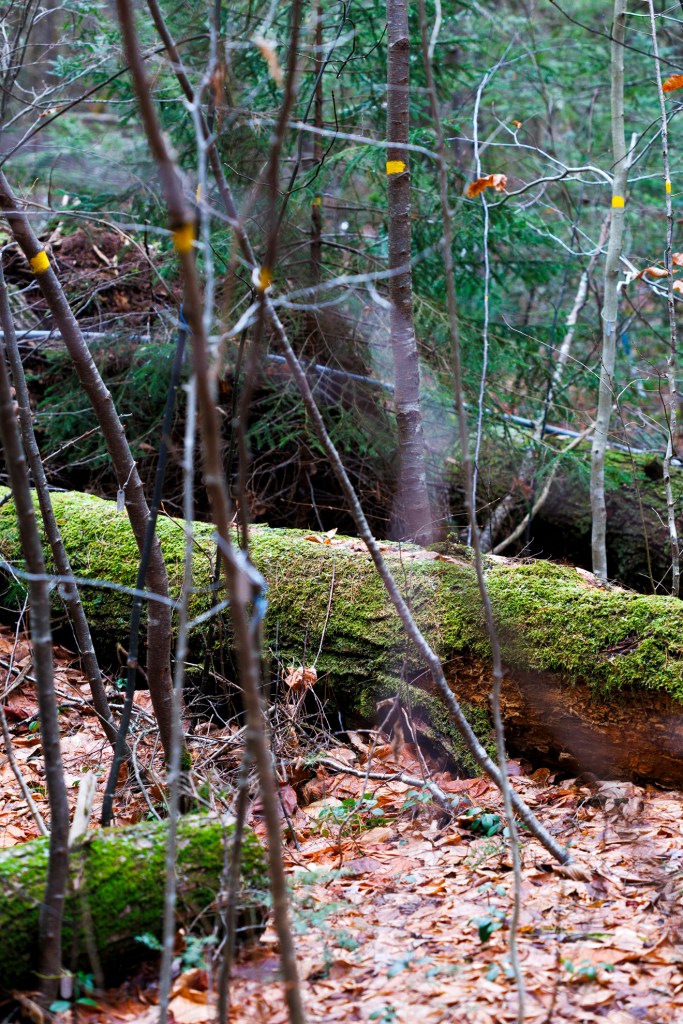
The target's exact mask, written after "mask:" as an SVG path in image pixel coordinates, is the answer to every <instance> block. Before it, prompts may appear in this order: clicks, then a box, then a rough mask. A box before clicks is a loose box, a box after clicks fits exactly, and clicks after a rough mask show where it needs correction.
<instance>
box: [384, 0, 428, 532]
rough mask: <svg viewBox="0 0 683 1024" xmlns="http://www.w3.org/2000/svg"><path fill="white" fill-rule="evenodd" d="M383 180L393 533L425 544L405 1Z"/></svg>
mask: <svg viewBox="0 0 683 1024" xmlns="http://www.w3.org/2000/svg"><path fill="white" fill-rule="evenodd" d="M387 33H388V49H387V141H388V142H389V147H388V149H387V165H386V170H387V179H388V208H387V209H388V218H389V269H390V270H391V271H392V276H391V277H390V278H389V297H390V300H391V314H390V322H389V326H390V331H391V346H392V351H393V355H394V402H395V405H396V421H397V425H398V438H399V471H398V487H397V493H396V529H397V530H398V532H399V534H400V535H401V536H407V537H409V538H410V539H411V540H418V541H420V542H422V543H428V542H429V541H430V540H431V539H433V537H434V534H435V530H434V526H433V520H432V512H431V507H430V502H429V492H428V489H427V470H426V464H425V450H424V433H423V428H422V412H421V408H420V367H419V360H418V353H417V340H416V338H415V327H414V323H413V283H412V272H411V268H410V255H411V246H410V241H411V230H410V217H411V207H410V170H409V167H408V151H407V150H406V148H405V147H406V143H407V142H408V129H409V124H410V36H409V31H408V0H387Z"/></svg>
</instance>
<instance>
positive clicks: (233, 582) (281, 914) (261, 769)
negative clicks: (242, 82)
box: [116, 0, 305, 1024]
mask: <svg viewBox="0 0 683 1024" xmlns="http://www.w3.org/2000/svg"><path fill="white" fill-rule="evenodd" d="M116 9H117V13H118V18H119V24H120V26H121V31H122V35H123V43H124V50H125V56H126V60H127V63H128V65H129V67H130V72H131V77H132V80H133V86H134V89H135V94H136V97H137V101H138V107H139V111H140V115H141V118H142V123H143V126H144V129H145V133H146V135H147V140H148V143H149V147H150V151H151V153H152V156H153V157H154V160H155V163H156V165H157V167H158V169H159V174H160V178H161V182H162V187H163V190H164V196H165V200H166V205H167V208H168V219H169V227H170V229H171V231H172V232H173V241H174V246H175V249H176V252H177V253H178V258H179V261H180V265H181V269H182V273H183V280H184V295H185V316H186V318H187V321H188V324H189V326H190V331H191V334H192V356H193V364H194V367H193V368H194V373H195V377H196V382H197V407H198V409H199V425H200V435H201V444H202V461H203V466H204V481H205V484H206V488H207V491H208V494H209V501H210V504H211V513H212V518H213V521H214V523H215V524H216V530H217V534H218V540H219V547H220V550H221V555H222V559H223V565H224V570H225V575H226V581H227V588H228V596H229V599H230V613H231V617H232V622H233V628H234V635H235V645H236V649H237V658H238V667H239V673H240V682H241V684H242V693H243V699H244V706H245V709H246V714H247V725H248V733H249V738H248V744H249V746H250V749H251V751H252V754H253V757H254V761H255V764H256V770H257V775H258V780H259V786H260V793H261V801H262V804H263V811H264V817H265V820H266V828H267V833H268V872H269V877H270V885H271V895H272V901H273V917H274V924H275V928H276V931H277V934H278V940H279V943H280V960H281V965H282V975H283V979H284V987H285V1000H286V1003H287V1009H288V1013H289V1018H290V1021H291V1024H304V1021H305V1013H304V1009H303V1002H302V998H301V988H300V985H299V980H298V971H297V964H296V952H295V948H294V941H293V937H292V930H291V926H290V922H289V907H288V899H287V884H286V878H285V871H284V863H283V859H282V837H281V831H280V821H279V813H278V809H279V805H278V797H277V783H276V779H275V776H274V772H273V764H272V759H271V754H270V749H269V745H268V740H267V735H266V728H265V714H264V708H263V703H262V698H261V652H260V648H259V644H258V636H259V630H258V623H259V616H260V615H261V614H263V613H264V611H265V608H264V587H265V584H264V581H263V580H262V578H261V577H260V574H259V573H257V571H256V570H255V569H254V568H253V567H252V566H251V565H250V563H249V562H248V559H247V558H246V556H245V555H244V554H243V553H242V552H236V551H235V549H234V547H233V545H232V543H231V540H230V520H231V514H230V513H231V508H230V499H229V495H228V487H227V481H226V479H225V473H224V471H223V464H222V459H221V444H220V439H221V432H220V423H219V419H218V411H217V408H216V395H215V381H214V376H213V374H212V373H211V366H210V362H209V349H208V343H207V338H206V332H205V329H204V318H203V316H202V299H201V290H200V284H199V277H198V274H197V268H196V265H195V261H194V256H193V249H194V221H195V218H194V215H193V211H192V210H191V209H190V208H189V205H188V203H187V201H186V199H185V196H184V193H183V188H182V183H181V179H180V174H179V172H178V169H177V167H176V165H175V163H174V161H173V158H172V155H171V151H170V148H169V146H168V143H167V141H166V138H165V137H164V135H163V133H162V131H161V127H160V125H159V122H158V119H157V114H156V109H155V106H154V102H153V99H152V94H151V91H150V88H149V82H148V80H147V75H146V73H145V68H144V63H143V60H142V57H141V54H140V48H139V45H138V40H137V34H136V31H135V23H134V15H133V9H132V5H131V3H130V0H117V3H116ZM299 15H300V6H299V4H298V3H295V4H294V8H293V10H292V25H293V32H292V38H291V40H290V47H291V49H290V68H289V71H290V74H289V81H288V87H287V90H286V93H285V102H287V100H289V101H290V102H291V88H292V85H293V83H292V68H293V66H294V65H295V61H296V49H297V45H296V44H297V34H298V28H299ZM157 19H158V21H160V22H163V19H162V18H161V16H160V11H158V12H157ZM166 37H167V38H170V37H168V33H167V32H166ZM261 282H262V285H261V286H262V288H263V290H264V291H265V289H266V288H267V286H268V283H269V282H267V281H266V280H265V275H264V276H262V277H261ZM250 606H253V614H250V612H249V608H250Z"/></svg>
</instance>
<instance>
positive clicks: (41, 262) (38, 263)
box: [29, 249, 50, 274]
mask: <svg viewBox="0 0 683 1024" xmlns="http://www.w3.org/2000/svg"><path fill="white" fill-rule="evenodd" d="M29 263H30V264H31V270H32V271H33V273H34V274H44V273H45V271H46V270H49V269H50V260H49V259H48V255H47V253H46V252H45V250H44V249H41V250H40V252H37V253H36V254H35V256H31V258H30V260H29Z"/></svg>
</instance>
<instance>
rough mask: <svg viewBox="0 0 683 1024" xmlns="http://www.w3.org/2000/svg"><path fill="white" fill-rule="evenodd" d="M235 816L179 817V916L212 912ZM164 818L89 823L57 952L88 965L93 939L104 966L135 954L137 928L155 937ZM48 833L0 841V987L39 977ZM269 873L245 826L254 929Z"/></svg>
mask: <svg viewBox="0 0 683 1024" xmlns="http://www.w3.org/2000/svg"><path fill="white" fill-rule="evenodd" d="M232 831H233V826H232V825H223V824H221V822H220V821H218V820H217V819H215V818H208V817H193V818H184V819H181V821H180V824H179V828H178V860H177V864H178V904H177V914H178V919H179V922H180V923H182V924H184V925H186V926H188V927H189V926H190V925H193V924H196V922H197V921H198V920H201V919H205V918H206V917H207V915H209V916H210V915H211V914H212V913H214V914H215V911H216V909H217V907H216V897H217V895H218V893H219V891H220V889H221V875H222V873H223V870H224V864H225V844H226V842H228V843H229V841H230V836H231V834H232ZM167 836H168V827H167V823H165V822H153V823H152V822H145V823H142V824H140V825H134V826H128V827H123V828H112V829H106V830H100V831H97V832H90V833H88V834H87V835H86V837H85V838H84V839H83V840H82V841H81V842H80V843H78V844H77V845H76V846H75V848H74V849H73V850H72V852H71V855H70V880H71V884H70V889H69V894H68V897H67V900H66V906H65V918H64V945H63V949H64V962H65V964H66V965H67V966H71V967H73V968H76V967H83V968H84V969H86V970H90V969H91V965H90V963H89V959H88V950H89V949H92V948H93V947H94V948H95V949H96V951H97V956H98V959H99V962H100V964H101V965H102V967H103V969H104V970H105V971H106V970H107V969H110V968H112V967H113V968H114V969H116V968H117V967H119V966H120V964H121V963H122V962H126V961H129V960H131V959H134V958H135V957H136V956H137V958H138V959H140V958H141V957H143V956H145V955H146V952H148V951H147V950H145V947H144V946H142V945H141V944H140V943H139V942H138V941H137V936H139V935H142V934H144V933H150V934H152V935H154V936H155V937H156V938H157V939H159V938H161V933H162V923H163V905H164V879H165V865H164V858H165V855H166V841H167ZM47 858H48V840H47V839H36V840H33V841H31V842H28V843H24V844H23V845H21V846H15V847H12V848H10V849H7V850H1V851H0V927H1V929H2V935H3V936H4V938H3V939H2V940H0V989H13V988H23V987H31V986H35V984H36V976H35V973H34V971H35V969H36V963H37V949H38V914H39V908H40V901H41V898H42V893H43V889H44V887H45V874H46V869H47ZM267 890H268V881H267V874H266V866H265V861H264V856H263V851H262V849H261V846H260V843H259V842H258V840H257V839H256V837H255V836H254V834H253V833H252V832H250V831H249V830H247V832H246V836H245V841H244V846H243V852H242V884H241V889H240V907H241V911H240V913H241V917H242V920H243V922H244V924H245V926H251V927H253V928H254V929H256V930H258V929H259V928H260V927H261V926H262V924H263V920H264V915H265V911H264V906H265V899H266V893H267Z"/></svg>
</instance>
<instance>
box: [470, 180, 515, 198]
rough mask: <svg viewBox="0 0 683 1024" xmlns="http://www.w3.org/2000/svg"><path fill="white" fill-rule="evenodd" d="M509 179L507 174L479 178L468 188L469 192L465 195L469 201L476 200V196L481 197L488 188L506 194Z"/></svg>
mask: <svg viewBox="0 0 683 1024" xmlns="http://www.w3.org/2000/svg"><path fill="white" fill-rule="evenodd" d="M507 183H508V179H507V175H506V174H488V175H487V176H486V177H485V178H477V180H476V181H473V182H472V184H471V185H469V186H468V189H467V192H466V193H465V194H466V196H467V198H468V199H474V198H475V196H478V195H481V193H482V192H483V191H484V189H486V188H492V189H494V190H495V191H496V192H504V191H505V188H506V186H507Z"/></svg>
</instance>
